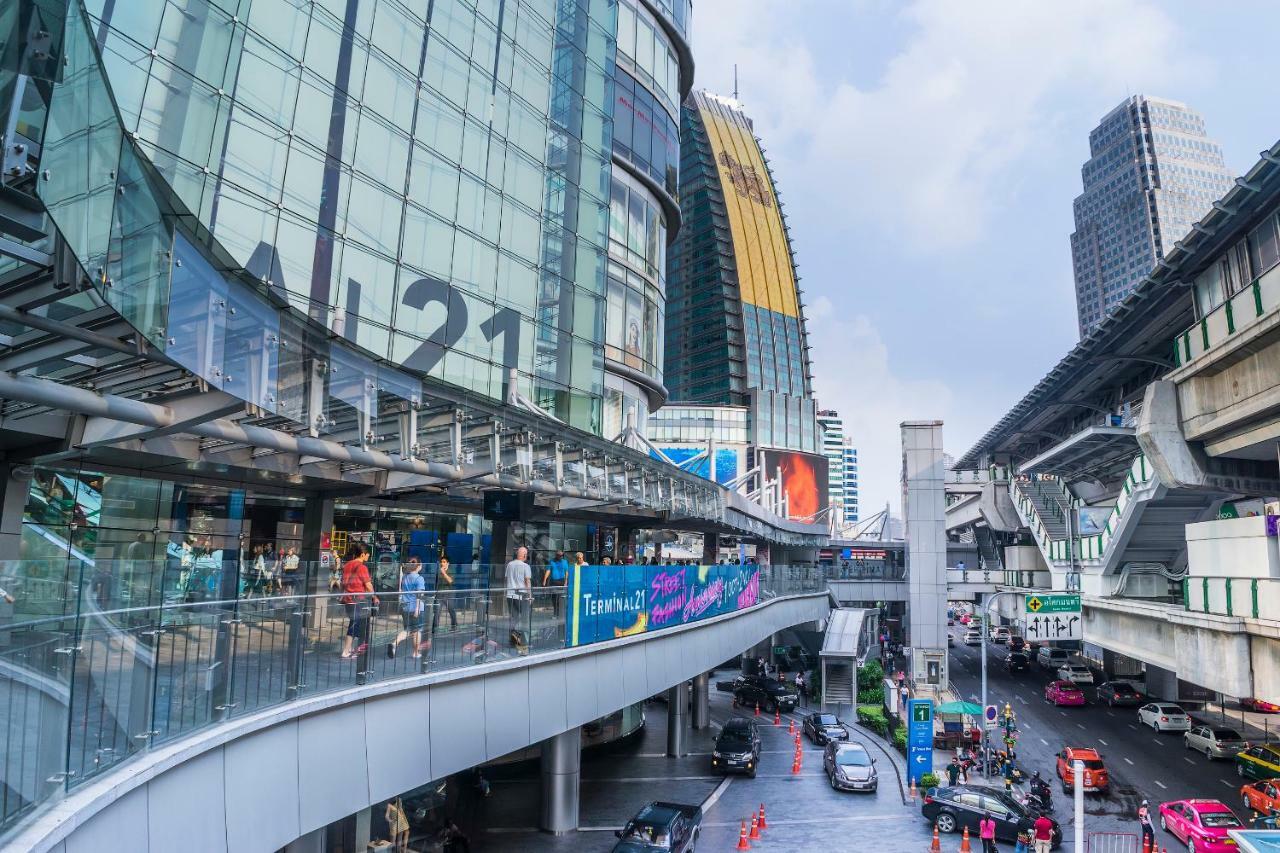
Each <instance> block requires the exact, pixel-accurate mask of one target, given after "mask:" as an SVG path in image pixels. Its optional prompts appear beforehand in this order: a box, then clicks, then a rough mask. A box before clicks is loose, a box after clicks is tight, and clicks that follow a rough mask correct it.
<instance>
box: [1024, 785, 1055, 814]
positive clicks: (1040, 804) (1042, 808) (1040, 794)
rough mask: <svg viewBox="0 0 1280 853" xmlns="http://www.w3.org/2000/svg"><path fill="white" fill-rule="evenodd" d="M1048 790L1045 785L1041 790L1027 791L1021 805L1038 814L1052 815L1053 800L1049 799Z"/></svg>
mask: <svg viewBox="0 0 1280 853" xmlns="http://www.w3.org/2000/svg"><path fill="white" fill-rule="evenodd" d="M1048 788H1049V786H1048V785H1045V786H1044V787H1043V788H1038V789H1036V790H1033V791H1028V792H1027V795H1026V797H1024V798H1023V800H1022V803H1023V805H1025V806H1026V807H1027V808H1028V809H1030V810H1031V811H1033V812H1038V813H1039V814H1053V800H1052V799H1050V797H1051V795H1050V794H1049V790H1048Z"/></svg>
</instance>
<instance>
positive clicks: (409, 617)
mask: <svg viewBox="0 0 1280 853" xmlns="http://www.w3.org/2000/svg"><path fill="white" fill-rule="evenodd" d="M421 571H422V563H421V562H419V560H418V558H417V557H410V558H409V561H408V562H407V563H405V564H404V565H403V566H401V572H403V574H401V576H400V618H401V619H402V620H403V621H404V627H403V628H401V630H400V633H399V634H396V638H395V640H393V641H392V642H390V643H387V657H389V658H394V657H395V656H396V648H397V647H398V646H399V645H400V643H401V642H402V641H403V640H404V639H405V638H406V637H408V636H409V635H410V634H412V635H413V656H414V658H420V657H422V651H421V648H422V627H423V623H424V622H425V621H426V618H427V606H426V601H425V600H424V599H425V598H426V596H425V595H424V593H425V591H426V589H427V582H426V581H425V580H423V579H422V574H421ZM427 647H428V648H430V640H428V641H427Z"/></svg>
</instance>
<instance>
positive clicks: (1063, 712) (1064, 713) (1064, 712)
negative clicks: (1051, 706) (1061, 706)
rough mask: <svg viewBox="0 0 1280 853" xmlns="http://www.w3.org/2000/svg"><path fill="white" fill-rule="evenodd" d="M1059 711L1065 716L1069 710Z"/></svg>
mask: <svg viewBox="0 0 1280 853" xmlns="http://www.w3.org/2000/svg"><path fill="white" fill-rule="evenodd" d="M1058 713H1059V714H1061V715H1062V716H1064V717H1065V716H1066V715H1067V712H1066V711H1059V712H1058Z"/></svg>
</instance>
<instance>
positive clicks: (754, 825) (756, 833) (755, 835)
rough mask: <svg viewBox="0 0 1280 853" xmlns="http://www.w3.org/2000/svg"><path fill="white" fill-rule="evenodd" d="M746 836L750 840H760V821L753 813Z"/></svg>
mask: <svg viewBox="0 0 1280 853" xmlns="http://www.w3.org/2000/svg"><path fill="white" fill-rule="evenodd" d="M747 838H750V839H751V840H752V841H759V840H760V821H759V819H758V818H757V817H756V816H755V815H752V816H751V833H750V834H749V835H748V836H747Z"/></svg>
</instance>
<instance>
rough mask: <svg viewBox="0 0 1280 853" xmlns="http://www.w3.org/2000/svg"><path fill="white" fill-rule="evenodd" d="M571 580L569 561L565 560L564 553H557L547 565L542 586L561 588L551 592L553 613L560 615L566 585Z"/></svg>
mask: <svg viewBox="0 0 1280 853" xmlns="http://www.w3.org/2000/svg"><path fill="white" fill-rule="evenodd" d="M568 580H569V561H568V560H566V559H565V558H564V551H556V558H555V559H554V560H551V561H550V562H548V563H547V568H546V569H545V570H544V571H543V573H542V585H543V586H551V587H560V588H561V589H553V590H552V591H551V612H552V613H554V614H555V615H556V616H559V615H560V598H561V596H562V595H564V593H563V592H562V590H563V588H564V585H565V584H566V583H567V582H568Z"/></svg>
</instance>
